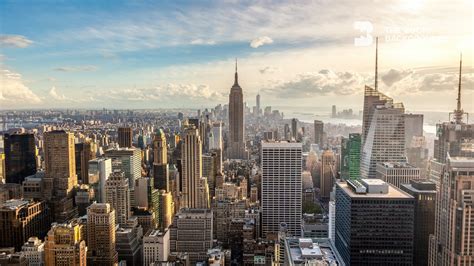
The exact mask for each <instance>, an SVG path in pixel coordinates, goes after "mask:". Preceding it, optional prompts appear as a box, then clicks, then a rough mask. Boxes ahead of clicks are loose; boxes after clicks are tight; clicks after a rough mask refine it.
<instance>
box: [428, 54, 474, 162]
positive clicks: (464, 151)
mask: <svg viewBox="0 0 474 266" xmlns="http://www.w3.org/2000/svg"><path fill="white" fill-rule="evenodd" d="M461 69H462V57H461V60H460V62H459V84H458V97H457V105H456V110H454V112H453V113H451V114H453V116H454V119H453V121H452V122H445V123H442V124H438V125H436V135H437V136H438V139H435V142H434V158H435V159H436V160H437V161H438V162H439V163H445V162H446V157H447V154H448V153H449V155H450V156H451V157H454V156H465V157H474V151H473V149H472V147H474V124H468V123H466V122H464V121H463V118H464V114H465V112H464V111H463V110H462V108H461ZM451 114H450V115H451Z"/></svg>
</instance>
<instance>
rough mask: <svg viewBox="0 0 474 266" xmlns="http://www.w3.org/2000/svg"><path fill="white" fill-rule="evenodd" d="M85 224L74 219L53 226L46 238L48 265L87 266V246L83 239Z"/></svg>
mask: <svg viewBox="0 0 474 266" xmlns="http://www.w3.org/2000/svg"><path fill="white" fill-rule="evenodd" d="M82 230H84V229H83V225H81V224H79V223H77V222H75V221H73V222H70V223H64V224H56V223H54V224H53V225H52V226H51V229H50V230H49V232H48V235H47V237H46V239H45V245H44V250H45V265H46V266H69V265H74V266H86V265H87V247H86V242H85V240H84V239H82V233H81V231H82Z"/></svg>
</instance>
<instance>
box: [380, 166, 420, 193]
mask: <svg viewBox="0 0 474 266" xmlns="http://www.w3.org/2000/svg"><path fill="white" fill-rule="evenodd" d="M376 178H378V179H382V180H383V181H385V182H387V183H390V184H392V185H394V186H396V187H397V188H401V187H400V186H401V184H409V183H410V181H411V180H418V179H421V175H420V168H417V167H415V166H413V165H410V164H408V163H392V162H384V163H378V164H377V173H376Z"/></svg>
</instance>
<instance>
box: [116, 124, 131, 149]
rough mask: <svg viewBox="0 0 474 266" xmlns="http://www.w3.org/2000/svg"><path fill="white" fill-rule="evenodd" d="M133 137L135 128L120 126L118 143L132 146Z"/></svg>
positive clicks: (121, 145)
mask: <svg viewBox="0 0 474 266" xmlns="http://www.w3.org/2000/svg"><path fill="white" fill-rule="evenodd" d="M132 139H133V130H132V128H131V127H119V128H118V139H117V140H118V144H119V147H121V148H122V147H123V148H125V147H127V148H131V147H132Z"/></svg>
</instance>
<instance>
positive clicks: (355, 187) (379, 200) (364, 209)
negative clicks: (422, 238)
mask: <svg viewBox="0 0 474 266" xmlns="http://www.w3.org/2000/svg"><path fill="white" fill-rule="evenodd" d="M335 229H336V233H335V244H336V248H337V250H338V251H339V253H340V255H341V256H342V257H343V259H344V262H345V264H346V265H353V266H355V265H387V264H390V265H412V260H413V232H414V198H413V197H412V196H410V195H408V194H407V193H405V192H403V191H401V190H399V189H398V188H396V187H394V186H391V185H389V184H388V183H386V182H384V181H382V180H380V179H361V180H360V181H358V180H348V181H347V182H338V183H337V184H336V226H335Z"/></svg>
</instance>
